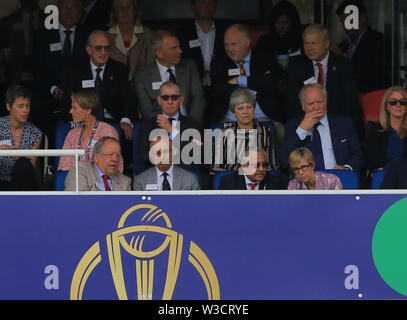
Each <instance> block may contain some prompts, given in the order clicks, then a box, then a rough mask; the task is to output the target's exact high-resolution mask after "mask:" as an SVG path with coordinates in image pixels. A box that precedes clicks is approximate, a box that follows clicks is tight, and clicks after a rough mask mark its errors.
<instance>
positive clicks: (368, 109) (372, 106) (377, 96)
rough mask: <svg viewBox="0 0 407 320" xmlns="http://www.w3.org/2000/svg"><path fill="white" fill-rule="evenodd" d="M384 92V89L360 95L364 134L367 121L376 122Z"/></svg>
mask: <svg viewBox="0 0 407 320" xmlns="http://www.w3.org/2000/svg"><path fill="white" fill-rule="evenodd" d="M385 92H386V90H385V89H381V90H376V91H372V92H368V93H365V94H363V95H361V97H360V104H361V106H362V112H363V122H364V125H365V132H367V124H368V122H369V121H373V122H377V121H378V119H379V114H380V104H381V102H382V99H383V95H384V93H385Z"/></svg>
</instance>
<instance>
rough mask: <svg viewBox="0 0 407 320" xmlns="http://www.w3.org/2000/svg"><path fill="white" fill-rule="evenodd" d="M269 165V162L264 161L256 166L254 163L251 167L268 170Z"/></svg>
mask: <svg viewBox="0 0 407 320" xmlns="http://www.w3.org/2000/svg"><path fill="white" fill-rule="evenodd" d="M268 166H269V163H268V162H267V161H263V162H257V163H256V164H254V163H253V165H249V167H250V168H260V167H263V168H268Z"/></svg>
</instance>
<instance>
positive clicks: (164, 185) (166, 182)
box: [162, 172, 171, 191]
mask: <svg viewBox="0 0 407 320" xmlns="http://www.w3.org/2000/svg"><path fill="white" fill-rule="evenodd" d="M162 176H163V177H164V180H163V187H162V190H163V191H169V190H171V186H170V183H169V182H168V179H167V176H168V173H167V172H164V173H163V174H162Z"/></svg>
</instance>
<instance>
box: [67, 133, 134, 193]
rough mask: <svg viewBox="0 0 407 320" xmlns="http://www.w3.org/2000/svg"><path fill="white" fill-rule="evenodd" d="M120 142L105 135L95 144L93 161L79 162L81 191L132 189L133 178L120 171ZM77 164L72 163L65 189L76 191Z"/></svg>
mask: <svg viewBox="0 0 407 320" xmlns="http://www.w3.org/2000/svg"><path fill="white" fill-rule="evenodd" d="M121 157H122V156H121V148H120V143H119V141H118V140H117V139H115V138H112V137H103V138H101V139H99V140H98V142H96V144H95V148H94V152H93V159H92V162H83V161H79V162H78V186H79V191H130V190H131V179H130V178H129V177H127V176H125V175H123V174H121V173H120V172H119V163H120V159H121ZM75 171H76V165H75V164H74V165H72V167H71V169H70V170H69V173H68V175H67V177H66V179H65V191H75V190H76V181H75V175H76V173H75Z"/></svg>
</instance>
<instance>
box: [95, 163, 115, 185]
mask: <svg viewBox="0 0 407 320" xmlns="http://www.w3.org/2000/svg"><path fill="white" fill-rule="evenodd" d="M93 164H94V166H95V168H96V170H97V172H98V175H99V182H100V186H101V189H102V191H106V188H105V183H104V181H103V178H102V176H104V175H105V174H104V173H103V172H102V171H100V169H99V167H98V166H97V165H96V163H93ZM107 184H108V185H109V187H110V190H113V185H112V178H111V177H109V176H108V178H107Z"/></svg>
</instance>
